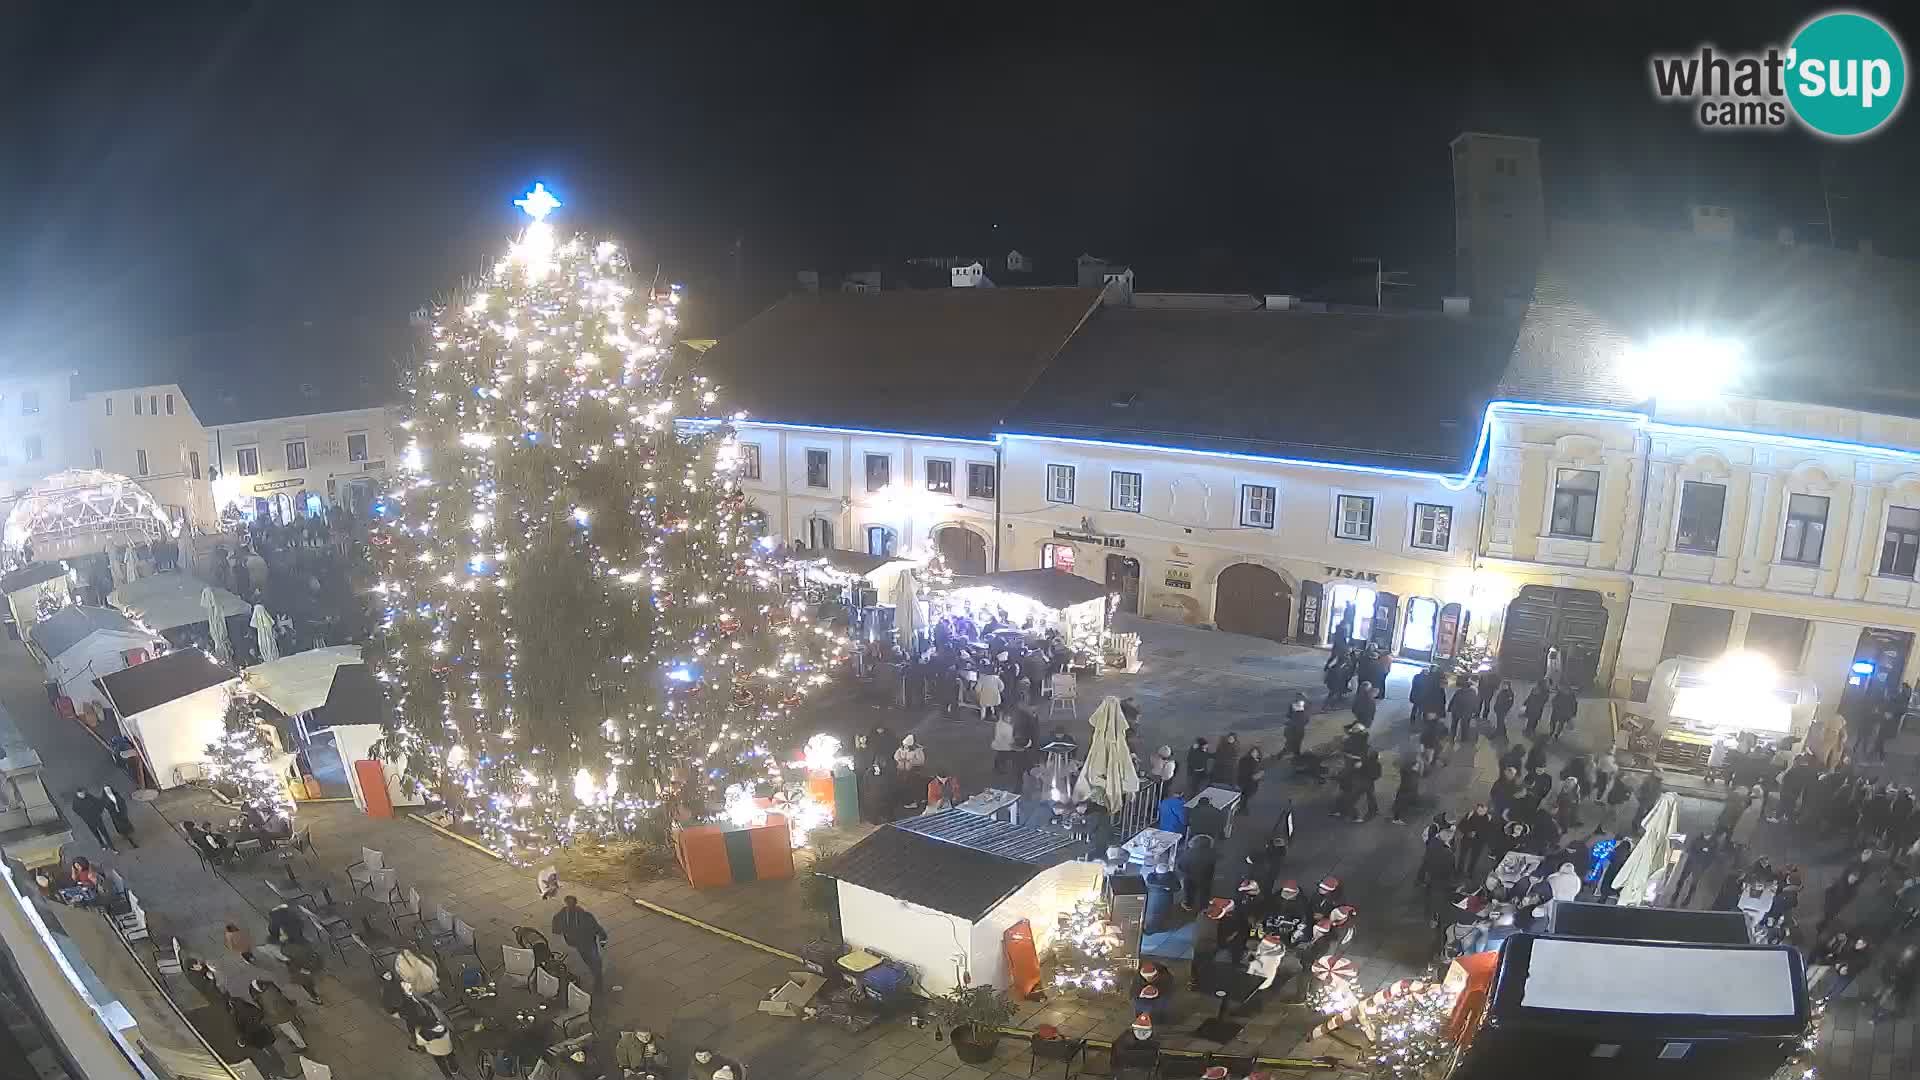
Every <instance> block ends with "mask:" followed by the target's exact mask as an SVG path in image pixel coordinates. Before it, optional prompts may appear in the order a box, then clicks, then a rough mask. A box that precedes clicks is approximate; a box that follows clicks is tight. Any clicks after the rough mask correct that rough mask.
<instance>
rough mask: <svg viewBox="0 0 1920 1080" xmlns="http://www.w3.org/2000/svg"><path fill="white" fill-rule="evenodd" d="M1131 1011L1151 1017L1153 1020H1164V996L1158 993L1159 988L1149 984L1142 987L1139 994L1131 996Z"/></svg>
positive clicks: (1165, 1014)
mask: <svg viewBox="0 0 1920 1080" xmlns="http://www.w3.org/2000/svg"><path fill="white" fill-rule="evenodd" d="M1133 1011H1134V1012H1136V1013H1142V1014H1145V1015H1147V1016H1151V1017H1153V1018H1154V1019H1155V1020H1164V1019H1166V1017H1167V999H1166V996H1165V995H1163V994H1161V993H1160V988H1159V987H1157V986H1153V985H1151V984H1149V985H1147V986H1143V987H1141V988H1140V992H1139V993H1137V994H1135V995H1133Z"/></svg>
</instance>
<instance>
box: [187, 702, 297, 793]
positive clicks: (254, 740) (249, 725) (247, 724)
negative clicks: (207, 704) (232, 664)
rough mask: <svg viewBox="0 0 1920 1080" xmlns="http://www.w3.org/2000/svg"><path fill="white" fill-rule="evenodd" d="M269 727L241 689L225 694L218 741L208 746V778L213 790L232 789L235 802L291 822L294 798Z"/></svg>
mask: <svg viewBox="0 0 1920 1080" xmlns="http://www.w3.org/2000/svg"><path fill="white" fill-rule="evenodd" d="M272 724H273V722H272V721H271V720H268V719H267V718H266V717H265V715H264V714H262V713H261V712H260V706H259V702H258V701H257V700H256V699H255V698H254V696H253V694H252V693H251V692H249V691H248V690H247V689H246V688H245V687H244V686H238V685H236V686H234V687H233V688H232V689H230V690H228V691H227V709H226V713H225V715H223V716H222V717H221V723H220V727H221V735H220V738H219V739H217V740H215V741H214V742H210V743H208V744H207V778H208V779H209V780H210V781H212V782H213V784H214V786H215V788H216V789H221V790H224V789H231V790H232V792H233V797H234V798H235V800H236V801H238V802H241V803H245V804H247V805H251V806H255V807H258V808H259V809H260V810H261V811H263V812H265V813H268V814H278V815H280V816H282V817H288V818H291V817H292V816H293V796H292V795H290V794H289V793H288V792H287V781H286V778H285V777H284V776H282V775H281V773H280V770H279V769H278V768H277V767H276V765H277V763H278V761H279V759H280V757H281V751H280V748H279V746H278V745H277V744H276V742H275V740H274V736H273V734H272Z"/></svg>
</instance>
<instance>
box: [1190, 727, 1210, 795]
mask: <svg viewBox="0 0 1920 1080" xmlns="http://www.w3.org/2000/svg"><path fill="white" fill-rule="evenodd" d="M1212 771H1213V755H1212V754H1210V753H1208V752H1207V740H1205V739H1195V740H1193V745H1192V746H1191V747H1188V748H1187V795H1188V797H1192V796H1194V795H1198V794H1200V790H1201V789H1202V788H1204V787H1206V786H1207V775H1208V774H1209V773H1211V772H1212Z"/></svg>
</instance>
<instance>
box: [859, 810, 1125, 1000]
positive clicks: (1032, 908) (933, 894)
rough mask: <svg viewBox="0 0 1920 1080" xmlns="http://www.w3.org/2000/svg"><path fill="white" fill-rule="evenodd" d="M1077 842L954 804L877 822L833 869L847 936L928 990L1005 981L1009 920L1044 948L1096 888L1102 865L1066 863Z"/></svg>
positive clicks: (1004, 983)
mask: <svg viewBox="0 0 1920 1080" xmlns="http://www.w3.org/2000/svg"><path fill="white" fill-rule="evenodd" d="M1077 846H1078V845H1077V844H1076V843H1075V841H1074V840H1073V839H1072V838H1071V837H1068V836H1064V835H1061V834H1058V833H1050V832H1041V831H1040V830H1038V829H1029V828H1024V827H1021V826H1018V825H1008V824H1005V823H1004V822H998V821H994V820H992V819H990V818H983V817H980V816H978V815H976V814H971V813H968V812H967V811H965V810H958V809H953V810H943V811H941V812H940V813H938V814H931V815H928V816H925V817H918V818H908V819H906V820H904V821H898V822H894V823H893V824H891V825H883V826H881V827H880V828H878V829H876V830H874V831H873V832H872V833H869V834H868V835H867V837H866V838H865V839H863V840H861V841H860V842H859V843H858V844H855V845H854V846H853V847H851V848H849V849H847V851H846V852H845V853H844V854H843V855H842V856H841V857H840V859H839V860H837V861H836V864H835V866H834V876H835V877H836V878H837V879H838V889H839V900H840V925H841V928H842V932H843V936H844V937H845V939H846V942H847V945H848V946H849V947H853V948H864V949H871V950H873V951H875V952H878V953H881V954H883V955H886V956H888V957H891V958H893V959H895V960H899V961H901V962H903V963H906V964H909V965H911V966H912V967H913V968H914V969H915V970H916V971H918V972H919V975H920V986H921V989H923V990H925V991H926V992H927V993H930V994H940V993H945V992H946V991H948V990H951V989H953V988H954V987H956V986H959V985H961V984H962V980H963V979H965V980H967V981H969V982H971V983H972V984H974V985H981V984H991V985H994V986H999V987H1002V988H1004V987H1005V986H1006V985H1007V962H1006V952H1005V950H1004V948H1003V947H1002V938H1003V935H1005V933H1006V931H1007V929H1008V928H1009V927H1011V926H1013V925H1014V924H1015V923H1017V922H1019V921H1020V920H1021V919H1027V920H1029V922H1030V923H1031V924H1032V926H1033V932H1034V939H1035V944H1036V946H1037V947H1038V948H1039V949H1040V950H1042V952H1043V953H1044V950H1045V949H1046V947H1047V946H1048V944H1049V943H1050V942H1051V940H1052V935H1053V930H1054V927H1055V926H1056V924H1057V923H1058V920H1059V917H1060V915H1061V913H1063V912H1065V911H1068V910H1071V909H1072V907H1073V906H1074V904H1075V903H1076V902H1077V901H1079V900H1082V899H1086V898H1087V897H1089V896H1095V895H1098V893H1099V891H1100V885H1101V875H1102V869H1101V866H1100V864H1099V863H1091V862H1073V861H1067V856H1068V853H1069V852H1070V851H1071V850H1072V849H1073V848H1075V847H1077Z"/></svg>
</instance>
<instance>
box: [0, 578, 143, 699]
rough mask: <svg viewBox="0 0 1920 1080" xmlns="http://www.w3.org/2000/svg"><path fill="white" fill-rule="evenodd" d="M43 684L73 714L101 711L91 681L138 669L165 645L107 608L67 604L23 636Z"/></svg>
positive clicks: (101, 696) (95, 690) (95, 688)
mask: <svg viewBox="0 0 1920 1080" xmlns="http://www.w3.org/2000/svg"><path fill="white" fill-rule="evenodd" d="M27 642H28V644H29V645H30V646H32V649H33V652H34V655H35V656H37V657H38V658H39V659H40V662H41V664H42V666H44V667H45V668H46V672H47V681H48V682H50V683H54V684H56V685H58V687H59V688H60V696H62V697H64V698H67V699H68V700H70V701H71V702H72V704H73V706H74V708H75V709H76V710H80V709H84V708H86V707H87V706H89V705H92V706H94V707H96V708H102V707H106V705H107V698H106V695H105V694H102V693H101V692H100V688H99V687H97V686H95V685H94V682H93V680H95V679H97V678H100V677H101V676H103V675H111V674H113V673H114V672H116V671H120V670H123V669H125V668H128V667H131V666H133V665H134V664H139V663H142V662H144V661H146V660H148V659H149V658H151V657H153V656H154V655H156V654H158V653H159V652H161V651H162V650H164V649H165V648H166V647H167V642H166V639H165V638H163V637H161V636H160V635H158V634H156V633H154V632H153V631H151V630H148V629H146V628H145V627H143V626H141V625H139V624H138V623H136V622H134V621H133V620H132V619H129V618H127V617H126V616H125V615H122V614H121V613H120V612H118V611H115V610H113V609H112V608H98V607H81V606H78V605H74V604H69V605H67V606H66V607H63V608H61V609H60V610H59V611H56V612H54V613H53V614H52V615H50V616H48V617H47V618H45V619H42V620H41V621H40V622H38V623H35V624H33V626H32V627H31V628H30V629H29V630H28V631H27Z"/></svg>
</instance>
